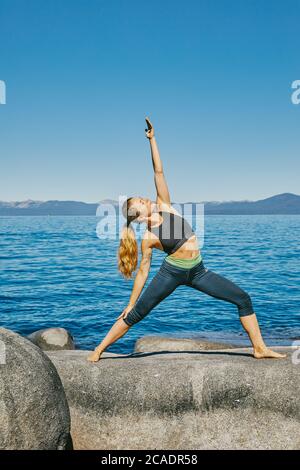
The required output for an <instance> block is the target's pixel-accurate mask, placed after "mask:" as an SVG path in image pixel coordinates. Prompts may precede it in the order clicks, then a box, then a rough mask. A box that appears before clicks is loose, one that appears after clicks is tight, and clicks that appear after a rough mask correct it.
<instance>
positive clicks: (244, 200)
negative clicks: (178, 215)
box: [0, 193, 300, 204]
mask: <svg viewBox="0 0 300 470" xmlns="http://www.w3.org/2000/svg"><path fill="white" fill-rule="evenodd" d="M282 194H291V195H293V196H299V197H300V194H296V193H279V194H272V195H271V196H268V197H266V198H263V199H269V198H271V197H275V196H281V195H282ZM154 199H155V198H154ZM106 200H113V201H116V202H118V199H113V198H103V199H100V200H99V201H83V200H81V199H44V200H43V199H30V198H28V199H23V200H11V201H4V200H0V203H1V202H5V203H7V202H8V203H12V202H29V201H32V202H50V201H58V202H83V203H85V204H98V203H99V202H101V201H106ZM259 200H260V199H223V200H204V199H203V200H199V201H196V200H195V201H191V200H189V201H188V200H185V201H179V200H177V201H175V200H172V202H178V203H188V202H193V203H194V202H200V203H201V202H257V201H259Z"/></svg>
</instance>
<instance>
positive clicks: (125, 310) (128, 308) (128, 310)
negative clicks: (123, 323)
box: [117, 304, 133, 320]
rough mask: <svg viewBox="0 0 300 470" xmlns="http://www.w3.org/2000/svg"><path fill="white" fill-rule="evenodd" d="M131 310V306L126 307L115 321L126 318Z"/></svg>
mask: <svg viewBox="0 0 300 470" xmlns="http://www.w3.org/2000/svg"><path fill="white" fill-rule="evenodd" d="M132 308H133V305H131V304H128V305H127V307H125V308H124V310H123V312H122V313H121V315H119V316H118V318H117V320H119V318H126V317H127V314H128V313H129V312H130V310H132Z"/></svg>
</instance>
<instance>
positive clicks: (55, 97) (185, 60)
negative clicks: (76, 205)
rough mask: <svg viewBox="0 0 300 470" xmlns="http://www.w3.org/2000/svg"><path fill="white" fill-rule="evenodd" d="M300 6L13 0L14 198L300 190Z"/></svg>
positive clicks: (2, 69) (2, 113)
mask: <svg viewBox="0 0 300 470" xmlns="http://www.w3.org/2000/svg"><path fill="white" fill-rule="evenodd" d="M299 21H300V1H299V0H285V1H284V2H283V1H277V0H269V1H267V0H263V1H261V0H244V1H241V0H227V1H225V0H205V1H204V0H189V1H185V2H183V1H174V0H173V1H169V0H163V1H162V0H152V1H151V2H141V1H134V0H130V1H128V0H127V1H125V0H124V1H120V0H110V1H108V0H105V1H102V0H88V1H86V0H72V1H71V0H51V1H47V2H42V1H40V0H26V1H25V0H1V3H0V80H4V81H5V83H6V87H7V104H6V105H0V158H1V180H0V200H23V199H29V198H30V199H40V200H46V199H61V200H62V199H75V200H83V201H87V202H96V201H99V200H101V199H104V198H113V199H117V198H118V196H119V194H121V195H141V196H145V197H150V198H153V199H154V198H155V187H154V182H153V175H152V163H151V156H150V147H149V142H148V140H147V139H146V138H145V136H144V128H145V122H144V117H145V116H146V115H148V116H149V117H150V119H151V120H152V121H153V124H154V126H155V129H156V138H157V142H158V145H159V149H160V153H161V157H162V161H163V165H164V169H165V174H166V177H167V181H168V184H169V189H170V193H171V198H172V200H173V201H203V200H230V199H234V200H239V199H261V198H264V197H268V196H271V195H273V194H277V193H282V192H294V193H298V194H299V192H300V191H299V170H300V168H299V166H300V160H299V153H300V152H299V150H300V139H299V127H300V105H298V106H297V105H293V104H292V102H291V93H292V90H291V83H292V82H293V81H294V80H297V79H300V59H299V50H300V34H299Z"/></svg>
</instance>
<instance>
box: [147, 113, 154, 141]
mask: <svg viewBox="0 0 300 470" xmlns="http://www.w3.org/2000/svg"><path fill="white" fill-rule="evenodd" d="M145 119H146V123H147V127H148V129H145V132H146V137H147V138H148V139H152V137H154V128H153V126H152V124H151V122H150V119H149V118H147V117H146V118H145Z"/></svg>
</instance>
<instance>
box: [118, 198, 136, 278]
mask: <svg viewBox="0 0 300 470" xmlns="http://www.w3.org/2000/svg"><path fill="white" fill-rule="evenodd" d="M131 199H133V198H132V197H129V198H128V199H126V201H125V202H124V204H123V207H122V212H123V215H124V217H125V218H126V223H125V224H124V225H123V228H122V231H121V239H120V245H119V250H118V269H119V271H120V272H121V274H122V275H123V276H124V278H125V279H131V278H132V273H133V272H134V271H135V270H136V267H137V264H138V244H137V241H136V237H135V231H134V228H133V227H132V224H131V222H132V221H133V220H134V219H136V218H137V217H138V216H139V215H140V213H139V212H138V211H137V212H136V213H135V214H129V212H130V211H129V209H130V206H131V204H130V203H131Z"/></svg>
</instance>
